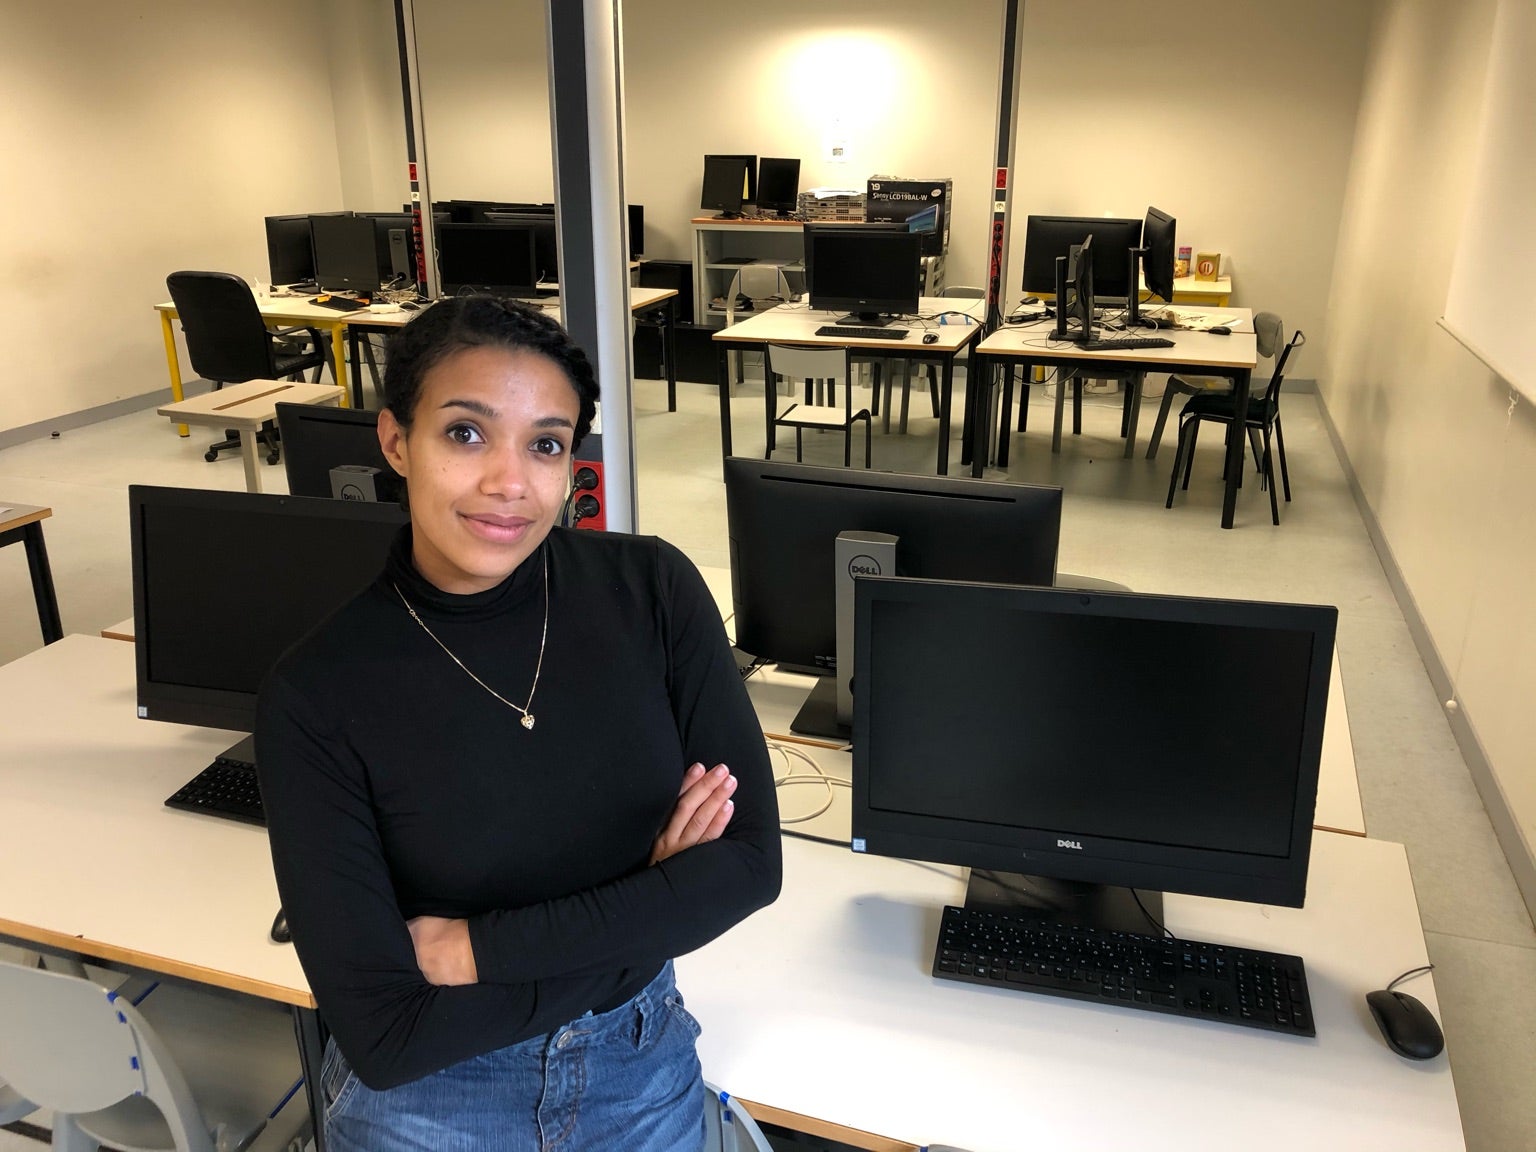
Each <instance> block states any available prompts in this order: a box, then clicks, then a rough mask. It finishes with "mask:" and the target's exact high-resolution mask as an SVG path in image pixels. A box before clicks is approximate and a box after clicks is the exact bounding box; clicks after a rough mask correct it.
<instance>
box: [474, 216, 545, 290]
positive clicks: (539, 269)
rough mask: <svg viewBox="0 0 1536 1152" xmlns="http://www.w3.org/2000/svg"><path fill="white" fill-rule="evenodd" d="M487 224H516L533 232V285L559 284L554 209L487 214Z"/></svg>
mask: <svg viewBox="0 0 1536 1152" xmlns="http://www.w3.org/2000/svg"><path fill="white" fill-rule="evenodd" d="M485 219H486V222H487V223H490V224H518V225H521V226H522V227H524V228H527V229H529V230H530V231H532V232H533V271H534V277H533V279H534V283H536V284H558V283H559V282H560V237H559V231H558V229H556V227H555V213H554V209H550V210H549V211H548V212H487V213H486V214H485Z"/></svg>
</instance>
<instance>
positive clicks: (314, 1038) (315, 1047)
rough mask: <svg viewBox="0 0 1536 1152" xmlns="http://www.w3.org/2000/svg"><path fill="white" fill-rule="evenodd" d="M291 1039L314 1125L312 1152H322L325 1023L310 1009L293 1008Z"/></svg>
mask: <svg viewBox="0 0 1536 1152" xmlns="http://www.w3.org/2000/svg"><path fill="white" fill-rule="evenodd" d="M293 1036H294V1040H295V1041H296V1042H297V1043H298V1048H299V1067H300V1068H301V1069H303V1072H304V1095H305V1096H306V1097H307V1098H308V1100H309V1118H310V1121H311V1123H313V1124H314V1126H315V1152H325V1131H324V1128H325V1125H324V1123H323V1120H324V1117H325V1092H324V1089H323V1088H322V1086H321V1084H320V1068H321V1065H323V1064H324V1063H325V1040H326V1029H325V1023H324V1022H323V1021H322V1020H321V1019H320V1013H318V1012H316V1011H315V1010H314V1009H313V1008H300V1007H298V1006H297V1005H295V1006H294V1008H293Z"/></svg>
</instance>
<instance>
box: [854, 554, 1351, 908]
mask: <svg viewBox="0 0 1536 1152" xmlns="http://www.w3.org/2000/svg"><path fill="white" fill-rule="evenodd" d="M854 595H855V598H856V604H857V607H856V623H855V640H854V651H855V674H856V678H857V686H858V690H857V691H856V692H855V694H854V740H853V848H854V851H856V852H868V853H872V854H875V855H881V856H896V857H900V858H903V859H909V860H925V861H931V862H935V863H942V864H958V865H961V866H964V867H969V868H970V869H971V870H972V872H971V884H970V889H969V892H968V894H967V898H966V903H967V906H968V907H972V908H977V907H979V908H983V909H987V908H990V909H992V910H1006V911H1009V912H1012V913H1014V914H1021V915H1032V914H1036V915H1039V916H1040V917H1041V918H1043V919H1046V920H1048V921H1052V922H1055V923H1057V924H1062V923H1068V924H1070V923H1086V924H1091V925H1092V926H1094V927H1099V928H1112V929H1117V930H1120V931H1134V932H1138V933H1142V934H1158V935H1160V934H1161V933H1160V932H1158V930H1157V929H1156V928H1154V927H1153V925H1152V924H1151V923H1150V922H1149V920H1148V919H1147V917H1146V915H1145V914H1144V913H1143V911H1142V910H1141V909H1140V908H1139V907H1138V906H1137V904H1136V902H1135V900H1134V899H1133V895H1134V894H1135V893H1133V892H1132V890H1136V893H1139V895H1140V900H1141V903H1142V904H1143V905H1145V909H1146V912H1147V913H1150V914H1151V916H1152V917H1153V918H1157V919H1160V917H1159V916H1158V912H1159V905H1160V903H1161V895H1160V894H1161V892H1162V891H1164V890H1166V891H1171V892H1182V893H1187V894H1190V895H1195V896H1210V897H1218V898H1222V899H1228V900H1246V901H1254V902H1258V903H1264V904H1275V905H1284V906H1288V907H1296V908H1299V907H1301V906H1302V902H1303V900H1304V898H1305V896H1306V886H1307V863H1308V857H1309V855H1310V852H1311V844H1312V819H1313V809H1314V807H1315V804H1316V799H1317V782H1318V765H1319V760H1320V758H1321V754H1322V742H1323V717H1324V712H1325V709H1326V706H1327V699H1328V679H1329V670H1330V666H1331V662H1332V654H1333V641H1334V632H1335V628H1336V625H1337V621H1338V610H1337V609H1335V608H1331V607H1323V606H1315V605H1296V604H1263V603H1253V602H1245V601H1237V600H1205V599H1188V598H1183V597H1175V596H1145V595H1134V594H1128V593H1099V592H1095V593H1085V592H1076V591H1073V592H1068V591H1063V590H1056V589H1045V588H1025V587H1017V586H1008V585H985V584H972V583H951V582H945V581H931V580H908V579H899V578H897V579H892V578H888V577H876V578H870V579H863V580H859V581H856V582H855V585H854ZM1192 686H1193V687H1192Z"/></svg>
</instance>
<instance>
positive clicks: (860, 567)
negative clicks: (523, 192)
mask: <svg viewBox="0 0 1536 1152" xmlns="http://www.w3.org/2000/svg"><path fill="white" fill-rule="evenodd" d="M848 575H850V576H878V575H880V561H878V560H876V559H875V558H874V557H873V556H865V555H863V554H862V553H861V554H860V555H858V556H855V557H854V558H853V559H852V560H850V561H848Z"/></svg>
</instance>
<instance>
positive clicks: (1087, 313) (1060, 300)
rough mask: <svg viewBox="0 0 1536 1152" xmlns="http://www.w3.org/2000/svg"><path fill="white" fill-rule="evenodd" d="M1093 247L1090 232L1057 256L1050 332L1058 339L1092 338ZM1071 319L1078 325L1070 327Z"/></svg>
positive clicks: (1082, 342) (1079, 341)
mask: <svg viewBox="0 0 1536 1152" xmlns="http://www.w3.org/2000/svg"><path fill="white" fill-rule="evenodd" d="M1096 247H1097V245H1095V244H1094V242H1093V237H1092V236H1084V237H1083V242H1082V243H1081V244H1074V245H1072V247H1071V248H1069V249H1067V254H1066V255H1065V256H1062V257H1058V258H1057V260H1056V330H1055V332H1054V333H1052V335H1053V337H1054V338H1055V339H1057V340H1073V341H1076V342H1077V343H1079V344H1086V343H1087V342H1088V341H1089V340H1092V339H1093V298H1094V292H1095V290H1096V288H1095V284H1094V278H1095V273H1094V260H1093V251H1094V249H1095V248H1096ZM1070 320H1076V321H1077V324H1078V326H1077V327H1076V328H1069V327H1068V321H1070Z"/></svg>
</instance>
